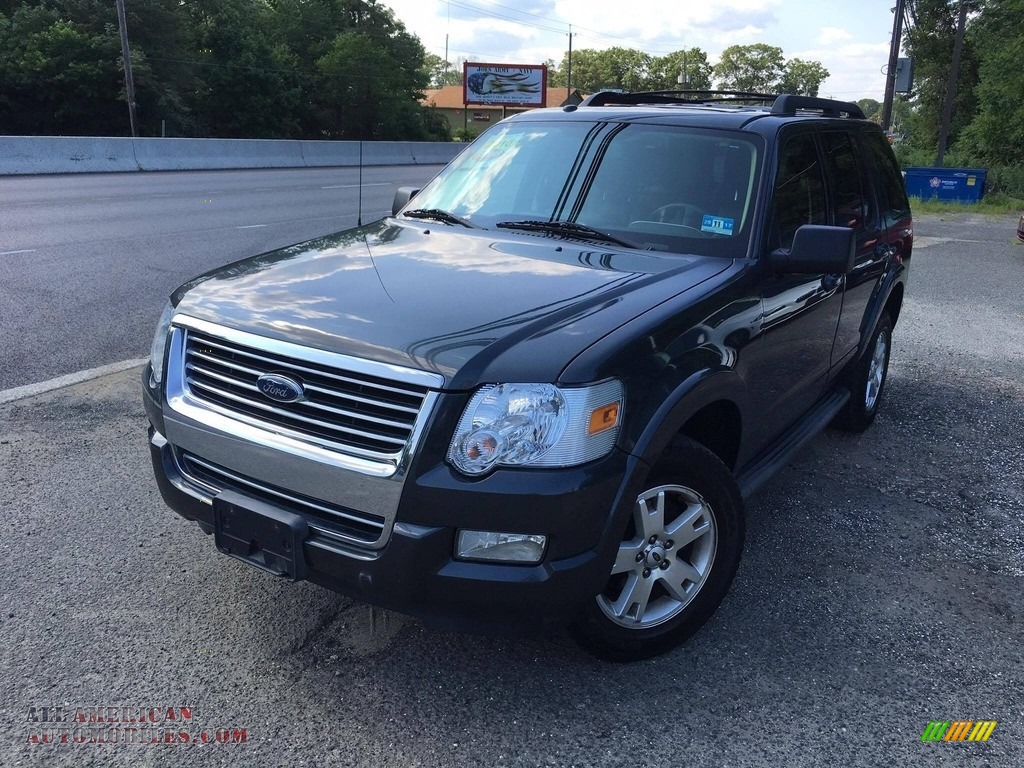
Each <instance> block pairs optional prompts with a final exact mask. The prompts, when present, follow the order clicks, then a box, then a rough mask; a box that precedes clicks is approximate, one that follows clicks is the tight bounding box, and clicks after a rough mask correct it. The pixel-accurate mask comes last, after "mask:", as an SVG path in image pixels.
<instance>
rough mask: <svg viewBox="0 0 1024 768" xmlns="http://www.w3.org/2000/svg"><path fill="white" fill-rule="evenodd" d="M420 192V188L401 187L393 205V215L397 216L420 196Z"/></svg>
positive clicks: (396, 193)
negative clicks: (411, 201)
mask: <svg viewBox="0 0 1024 768" xmlns="http://www.w3.org/2000/svg"><path fill="white" fill-rule="evenodd" d="M419 191H420V190H419V187H399V188H398V190H397V191H396V192H395V202H393V203H392V204H391V215H392V216H397V215H398V212H399V211H400V210H402V209H403V208H405V206H407V205H408V204H409V201H410V200H412V199H413V198H414V197H416V195H417V194H419Z"/></svg>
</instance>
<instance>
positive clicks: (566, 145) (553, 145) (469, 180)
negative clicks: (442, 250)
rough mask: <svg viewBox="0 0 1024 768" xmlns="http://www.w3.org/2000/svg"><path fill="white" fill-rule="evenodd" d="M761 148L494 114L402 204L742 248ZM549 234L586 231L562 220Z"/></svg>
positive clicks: (683, 248) (487, 218) (697, 133)
mask: <svg viewBox="0 0 1024 768" xmlns="http://www.w3.org/2000/svg"><path fill="white" fill-rule="evenodd" d="M755 142H757V143H755ZM760 146H761V145H760V139H759V138H758V137H756V136H750V135H748V134H739V133H736V132H731V131H714V130H706V129H694V128H681V127H676V126H664V125H642V124H640V125H638V124H626V123H589V122H574V121H564V122H563V121H560V122H554V121H543V122H540V121H538V122H525V121H524V122H520V121H516V122H513V123H506V124H499V125H496V126H495V127H494V128H492V129H490V130H489V131H487V133H485V134H484V135H483V136H481V137H480V138H479V139H477V141H475V142H474V143H473V144H472V146H470V147H469V148H468V149H467V150H466V151H465V152H463V153H462V154H461V155H460V156H459V157H458V158H456V159H455V160H454V161H453V162H452V163H451V164H450V165H449V166H448V167H447V168H445V169H444V171H442V172H441V174H440V175H439V176H437V178H435V179H434V180H433V181H432V182H431V183H430V184H428V185H427V186H426V187H425V188H424V189H423V190H422V191H421V192H420V193H419V194H418V195H416V197H415V198H414V199H413V201H412V202H411V203H410V204H409V206H408V208H407V210H409V211H413V210H414V209H420V210H424V209H426V210H439V211H445V212H448V213H451V214H454V215H456V216H459V217H461V218H462V219H465V220H466V221H467V222H471V223H472V224H473V225H475V226H480V227H485V228H491V227H494V226H497V225H499V224H501V225H503V227H508V226H511V228H512V230H513V231H514V230H515V224H516V223H517V222H530V223H536V222H547V221H562V222H574V223H576V224H580V225H583V226H584V227H587V228H590V229H591V230H596V231H597V232H600V233H605V234H607V235H608V236H609V240H610V241H615V240H619V241H625V242H630V243H636V244H637V246H638V247H641V248H649V249H653V250H658V251H671V252H676V253H696V254H703V255H709V256H723V257H728V258H742V257H744V256H746V251H747V243H748V242H749V239H750V230H751V220H752V218H753V204H754V197H755V190H756V181H757V174H758V169H759V167H760V156H761V152H760ZM505 231H509V230H505ZM531 231H536V227H535V226H534V227H533V229H532V230H531ZM555 234H559V235H561V236H566V237H588V235H586V234H583V233H581V232H578V231H570V230H568V229H564V228H563V229H562V230H561V231H560V232H556V233H555ZM595 237H596V236H595Z"/></svg>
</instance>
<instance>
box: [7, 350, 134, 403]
mask: <svg viewBox="0 0 1024 768" xmlns="http://www.w3.org/2000/svg"><path fill="white" fill-rule="evenodd" d="M148 362H149V358H145V357H144V358H141V359H139V360H122V361H121V362H120V363H111V364H110V365H101V366H100V367H99V368H90V369H89V370H87V371H78V373H69V374H67V375H66V376H58V377H57V378H55V379H50V380H49V381H40V382H39V383H38V384H26V385H25V386H23V387H14V388H13V389H4V390H0V405H3V404H4V403H10V402H13V401H15V400H21V399H23V398H26V397H33V396H35V395H41V394H43V393H44V392H50V391H52V390H54V389H61V388H62V387H70V386H71V385H72V384H81V383H82V382H83V381H90V380H91V379H98V378H100V377H101V376H109V375H110V374H112V373H120V372H121V371H127V370H129V369H131V368H138V367H139V366H141V365H145V364H146V363H148Z"/></svg>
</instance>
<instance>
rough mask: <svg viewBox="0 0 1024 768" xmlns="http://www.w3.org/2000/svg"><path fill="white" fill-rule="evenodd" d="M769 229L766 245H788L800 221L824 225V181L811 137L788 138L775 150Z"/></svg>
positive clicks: (825, 211)
mask: <svg viewBox="0 0 1024 768" xmlns="http://www.w3.org/2000/svg"><path fill="white" fill-rule="evenodd" d="M774 200H775V202H774V204H773V206H772V221H771V228H770V232H769V248H770V249H775V248H790V247H792V245H793V236H794V235H795V234H796V231H797V229H799V228H800V227H802V226H803V225H804V224H828V212H827V208H826V205H825V182H824V180H823V178H822V173H821V162H820V161H819V159H818V149H817V147H816V146H815V144H814V136H812V135H811V134H809V133H804V134H799V135H797V136H792V137H790V138H789V139H788V140H787V141H786V143H785V144H784V145H783V147H782V151H781V152H780V153H779V172H778V175H777V176H776V177H775V195H774Z"/></svg>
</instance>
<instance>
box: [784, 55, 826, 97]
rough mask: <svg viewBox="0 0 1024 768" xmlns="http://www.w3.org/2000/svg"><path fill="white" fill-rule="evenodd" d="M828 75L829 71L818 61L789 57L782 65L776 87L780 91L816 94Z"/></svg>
mask: <svg viewBox="0 0 1024 768" xmlns="http://www.w3.org/2000/svg"><path fill="white" fill-rule="evenodd" d="M828 76H829V71H828V70H827V69H825V67H823V66H822V65H821V62H820V61H804V60H803V59H790V60H789V61H787V62H786V64H785V66H784V67H783V71H782V80H781V81H780V82H779V85H778V89H779V91H780V92H781V93H796V94H800V95H801V96H817V95H818V89H819V88H820V87H821V84H822V83H823V82H824V81H825V79H826V78H827V77H828Z"/></svg>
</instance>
